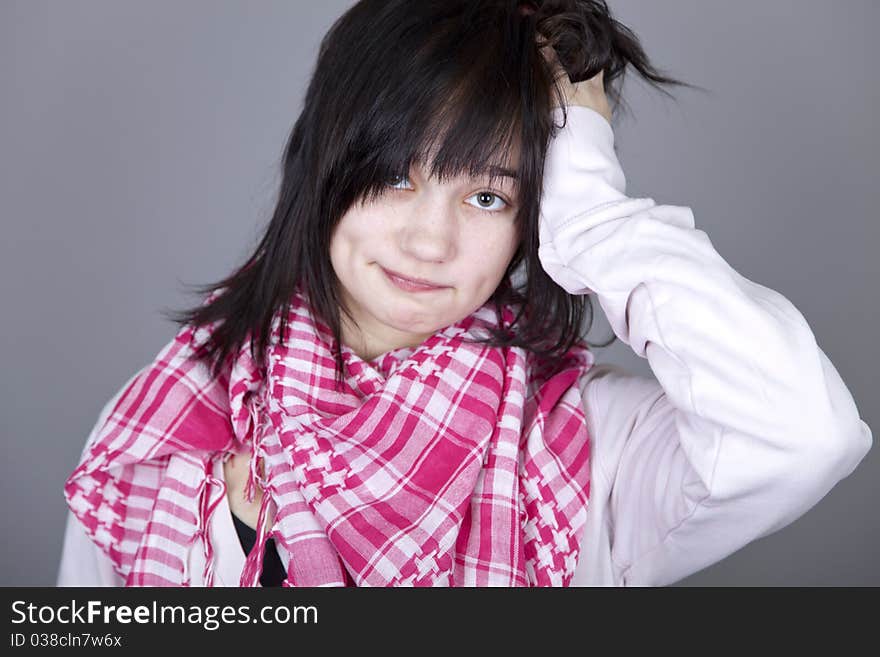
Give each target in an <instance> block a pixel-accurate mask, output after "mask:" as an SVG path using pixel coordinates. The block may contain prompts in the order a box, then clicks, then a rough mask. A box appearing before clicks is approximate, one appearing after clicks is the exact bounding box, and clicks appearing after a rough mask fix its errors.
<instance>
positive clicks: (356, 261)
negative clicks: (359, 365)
mask: <svg viewBox="0 0 880 657" xmlns="http://www.w3.org/2000/svg"><path fill="white" fill-rule="evenodd" d="M507 168H508V170H509V171H510V173H511V175H510V176H503V177H499V178H496V181H495V184H494V185H491V186H490V185H489V178H488V176H486V177H480V178H469V177H464V176H463V177H459V178H456V179H450V180H448V181H446V182H444V183H442V184H441V183H439V182H438V181H437V180H436V179H429V178H427V177H426V174H425V171H424V169H423V168H422V167H421V166H413V168H412V170H411V171H410V174H409V176H407V177H398V178H396V179H393V180H390V181H388V183H387V185H388V190H387V192H386V193H385V195H384V196H380V197H379V198H378V199H377V200H376V201H374V202H372V203H366V204H364V205H359V204H357V203H356V204H354V205H353V206H352V207H351V208H350V209H349V211H348V212H347V213H346V214H345V215H343V217H342V219H341V220H340V221H339V224H338V225H337V226H336V228H335V230H334V233H333V236H332V239H331V242H330V260H331V262H332V264H333V269H334V270H335V272H336V276H337V278H338V279H339V282H340V284H341V293H342V296H343V299H344V301H345V303H346V306H347V307H348V309H349V311H350V312H351V314H352V316H353V317H354V319H355V320H356V321H357V324H358V326H359V327H360V330H358V329H357V328H356V327H354V326H352V325H350V323H349V322H348V320H347V318H346V317H345V315H344V314H343V315H342V318H341V319H342V341H343V342H344V343H345V344H346V345H347V346H349V347H350V348H352V349H353V350H354V351H355V353H357V354H358V355H359V356H361V357H362V358H365V359H367V360H371V359H373V358H375V357H376V356H378V355H380V354H383V353H385V352H386V351H390V350H392V349H397V348H400V347H405V346H410V347H415V346H417V345H419V344H421V343H422V342H423V341H424V340H425V339H426V338H428V337H429V336H431V335H432V334H434V333H435V332H436V331H438V330H439V329H442V328H444V327H446V326H449V325H450V324H454V323H455V322H458V321H459V320H461V319H463V318H464V317H467V316H468V315H469V314H471V313H472V312H473V311H474V310H476V309H477V308H479V307H480V306H482V305H483V304H484V303H485V302H486V301H487V300H488V299H489V297H490V296H491V295H492V293H493V292H494V291H495V288H496V287H497V286H498V284H499V283H500V282H501V278H502V277H503V275H504V272H505V271H506V269H507V267H508V265H509V264H510V261H511V259H512V258H513V255H514V253H515V251H516V247H517V230H516V226H515V223H514V219H515V216H516V212H517V205H516V203H517V185H516V181H515V180H514V178H513V174H512V171H513V170H515V169H514V168H513V167H511V166H510V165H509V164H508V165H507ZM407 279H408V280H407Z"/></svg>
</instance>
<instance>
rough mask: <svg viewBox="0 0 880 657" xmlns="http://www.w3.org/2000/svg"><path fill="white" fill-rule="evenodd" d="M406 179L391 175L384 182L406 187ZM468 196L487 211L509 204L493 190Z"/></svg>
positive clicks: (503, 207) (476, 205)
mask: <svg viewBox="0 0 880 657" xmlns="http://www.w3.org/2000/svg"><path fill="white" fill-rule="evenodd" d="M406 181H407V177H406V176H401V175H395V176H391V177H390V178H389V179H388V180H387V182H386V184H387V185H388V186H389V187H392V188H394V189H407V188H406V187H403V186H402V185H403V183H404V182H406ZM470 198H473V199H477V201H476V204H473V203H472V204H471V205H474V207H477V208H480V209H481V210H487V211H489V212H500V211H501V210H504V209H505V208H507V207H508V206H509V203H508V202H507V201H505V200H504V199H503V198H501V197H500V196H498V194H495V193H493V192H487V191H483V192H477V193H476V194H474V195H473V196H471V197H470ZM499 202H500V203H501V205H500V206H499V205H497V204H498V203H499Z"/></svg>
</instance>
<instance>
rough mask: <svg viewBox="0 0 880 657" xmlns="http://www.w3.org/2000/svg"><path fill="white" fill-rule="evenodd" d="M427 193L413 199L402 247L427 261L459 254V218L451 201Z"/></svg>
mask: <svg viewBox="0 0 880 657" xmlns="http://www.w3.org/2000/svg"><path fill="white" fill-rule="evenodd" d="M428 196H429V195H427V194H426V195H425V197H424V198H423V199H421V200H420V201H419V202H416V203H413V204H412V205H411V206H410V207H409V208H408V211H407V213H406V215H405V216H404V217H403V225H402V228H401V231H400V248H401V250H402V251H404V252H405V253H407V254H409V255H411V256H412V257H413V258H416V259H418V260H423V261H425V262H448V261H449V260H452V259H453V258H454V257H455V251H456V240H457V231H458V227H457V220H456V215H455V210H454V208H453V207H452V203H451V202H449V201H442V202H441V201H439V200H438V199H437V198H436V197H435V198H433V199H432V198H428Z"/></svg>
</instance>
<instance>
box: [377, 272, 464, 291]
mask: <svg viewBox="0 0 880 657" xmlns="http://www.w3.org/2000/svg"><path fill="white" fill-rule="evenodd" d="M381 269H382V271H383V272H384V274H385V277H386V278H387V279H388V280H389V281H391V282H392V283H394V285H396V286H397V287H399V288H400V289H401V290H405V291H407V292H436V291H437V290H445V289H447V288H448V287H449V286H448V285H436V284H434V283H429V282H427V281H420V280H414V279H412V278H407V277H406V276H403V275H402V274H398V273H397V272H395V271H391V270H389V269H385V267H381Z"/></svg>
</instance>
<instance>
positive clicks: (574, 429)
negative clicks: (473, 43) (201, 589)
mask: <svg viewBox="0 0 880 657" xmlns="http://www.w3.org/2000/svg"><path fill="white" fill-rule="evenodd" d="M511 316H512V315H510V309H504V317H506V318H507V319H506V320H505V319H502V321H509V319H510V317H511ZM279 317H280V314H276V317H275V322H274V324H273V332H272V336H273V338H272V340H271V342H270V346H269V349H268V353H267V360H266V362H265V363H264V367H258V365H257V363H255V362H254V360H253V359H252V358H251V355H250V344H249V343H246V344H245V345H244V346H243V347H242V349H241V350H239V351H238V353H237V354H235V355H234V357H230V358H229V359H228V360H227V361H226V367H225V368H224V370H223V373H222V374H221V375H220V376H217V377H212V376H210V374H209V369H208V366H207V365H206V364H205V363H204V362H203V361H202V360H198V359H196V358H194V357H193V355H194V353H195V352H196V351H197V350H198V348H199V347H200V346H202V345H204V344H205V343H206V341H207V340H208V338H209V337H210V335H211V333H212V330H213V327H214V325H209V326H208V327H199V328H195V329H194V328H193V327H191V326H187V327H184V328H183V329H182V330H181V331H180V332H179V333H178V334H177V335H176V336H175V338H174V339H173V340H172V341H171V342H170V343H169V344H168V345H166V346H165V347H164V348H163V349H162V351H161V352H160V353H159V355H158V356H157V358H156V359H155V360H154V361H153V362H152V363H151V364H150V365H148V366H147V367H145V368H144V369H143V370H141V371H140V372H139V373H138V375H137V376H135V377H134V379H133V380H132V382H131V383H130V384H129V385H128V387H127V388H126V389H125V390H124V391H123V392H122V394H121V396H120V398H119V400H118V401H117V403H116V405H115V407H114V408H113V410H112V412H111V413H110V415H109V416H108V418H107V420H106V421H105V423H104V424H103V425H102V426H101V427H100V428H99V430H98V432H97V434H96V437H95V440H94V441H93V442H92V444H91V445H90V446H89V447H88V449H87V450H86V451H85V453H84V454H83V458H82V461H81V462H80V464H79V466H78V467H77V468H76V470H74V472H73V473H72V474H71V476H70V477H69V478H68V480H67V482H66V484H65V497H66V499H67V503H68V505H69V507H70V509H71V510H72V512H73V513H74V515H75V516H76V517H77V518H78V519H79V521H80V522H81V523H82V525H83V526H84V527H85V529H86V532H87V533H88V535H89V536H90V537H91V539H92V540H93V541H94V542H95V543H96V544H97V545H98V546H99V547H100V548H101V549H102V550H103V551H104V552H105V553H106V554H107V555H108V556H109V557H110V559H111V560H112V562H113V564H114V567H115V569H116V571H117V572H118V573H119V574H120V575H121V576H122V577H124V578H125V581H126V585H127V586H180V585H182V586H187V585H190V584H191V583H192V579H191V573H190V572H189V567H188V563H189V560H188V556H189V551H190V550H193V549H203V550H204V552H205V557H206V558H205V563H206V566H205V572H204V573H202V575H203V576H202V580H203V582H204V583H205V585H207V586H211V585H212V584H213V568H214V559H213V549H212V546H211V541H210V536H209V532H208V521H209V519H210V517H211V514H212V512H213V511H214V510H215V509H216V508H217V506H218V504H219V502H221V501H222V498H223V496H224V495H226V489H225V485H224V482H223V481H222V480H218V479H217V478H216V477H214V475H213V473H214V462H215V459H218V458H221V459H222V458H227V457H229V456H231V455H232V453H234V452H241V451H245V450H248V451H249V453H250V454H251V456H252V458H251V471H250V476H249V479H248V485H247V491H246V496H247V497H248V499H251V500H252V499H253V494H254V491H255V486H256V485H259V486H260V487H261V488H262V490H263V491H265V494H264V495H263V502H262V505H261V508H260V513H259V520H258V523H257V526H258V533H257V541H256V544H255V546H254V548H253V550H252V551H251V553H250V554H249V556H248V558H247V560H246V562H245V567H244V570H243V572H242V575H241V581H240V585H241V586H257V585H258V580H259V576H260V572H261V569H262V558H263V553H264V549H265V542H266V540H267V539H268V538H270V537H272V538H274V539H275V540H276V542H277V543H279V544H280V545H282V546H283V547H284V548H285V549H286V551H287V552H288V554H289V555H290V561H289V563H287V579H286V580H285V582H284V585H285V586H344V585H345V583H346V579H347V578H348V576H349V575H350V576H351V577H352V578H353V580H354V582H355V583H356V584H357V585H360V586H388V585H391V586H551V585H552V586H567V585H568V584H569V583H570V581H571V578H572V576H573V574H574V570H575V566H576V564H577V560H578V555H579V552H580V549H581V548H580V545H579V543H580V538H581V533H582V530H583V527H584V523H585V520H586V511H587V503H588V496H589V457H590V449H589V441H588V436H587V430H586V423H585V420H584V411H583V407H582V401H581V395H580V389H579V386H578V380H579V378H580V376H581V375H582V374H583V372H585V371H586V370H587V369H588V368H589V367H590V366H591V365H592V363H593V356H592V354H591V353H590V352H589V351H588V350H587V348H586V347H585V346H578V347H576V348H575V349H573V350H572V351H570V352H569V354H568V356H567V359H566V364H565V366H564V367H562V368H561V369H558V370H557V371H556V372H554V373H546V372H545V373H543V374H542V369H543V368H542V367H541V361H540V360H539V359H537V358H535V357H534V356H532V355H531V354H529V353H527V352H526V351H524V350H522V349H520V348H498V347H488V346H485V345H482V344H474V343H471V342H468V341H467V339H468V338H474V337H485V336H486V335H487V334H486V333H484V332H481V329H482V328H484V327H485V326H487V325H497V322H498V318H497V314H496V312H495V311H494V310H492V309H491V307H490V306H489V305H488V304H487V305H486V306H483V307H482V308H480V309H479V310H477V311H476V312H475V313H473V314H472V315H470V316H469V317H467V318H465V319H464V320H462V321H461V322H458V323H456V324H454V325H451V326H449V327H447V328H445V329H443V330H441V331H439V332H437V333H436V334H434V335H433V336H431V337H430V338H428V339H427V340H426V341H425V342H424V343H422V344H421V345H420V346H418V347H416V348H403V349H398V350H395V351H392V352H389V353H387V354H385V355H384V356H382V357H380V358H378V359H376V360H374V361H369V362H367V361H364V360H362V359H360V358H359V357H358V356H357V355H356V354H354V352H352V351H351V350H350V349H349V348H347V347H344V346H343V347H342V354H343V358H344V360H345V364H346V378H345V381H344V386H343V387H342V388H341V389H337V388H336V387H335V385H334V366H335V363H334V359H333V356H332V352H331V345H332V337H331V333H330V331H329V329H328V328H327V327H326V326H325V325H324V324H322V323H321V322H319V321H316V320H315V318H314V317H313V316H312V313H311V312H310V310H309V305H308V301H307V299H306V297H305V296H303V295H302V294H301V293H297V294H295V295H294V296H293V299H292V306H291V308H290V312H289V316H288V317H289V320H288V326H287V328H286V331H285V332H286V338H285V339H284V340H281V339H280V337H279V336H280V328H279V326H280V322H279V321H278V319H279ZM254 457H256V458H254ZM260 461H261V462H262V464H263V468H262V472H260V468H258V467H257V463H258V462H260ZM270 505H271V506H272V510H273V512H274V513H273V515H274V521H273V522H272V523H271V527H269V526H268V523H267V522H266V520H267V517H268V513H269V506H270ZM199 539H201V540H199Z"/></svg>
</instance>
